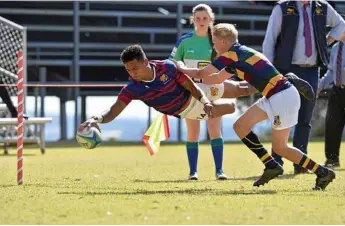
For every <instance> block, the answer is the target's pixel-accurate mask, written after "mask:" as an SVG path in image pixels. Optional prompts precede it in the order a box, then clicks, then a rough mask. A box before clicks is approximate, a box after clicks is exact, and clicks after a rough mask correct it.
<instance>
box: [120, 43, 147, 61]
mask: <svg viewBox="0 0 345 226" xmlns="http://www.w3.org/2000/svg"><path fill="white" fill-rule="evenodd" d="M120 59H121V61H122V63H127V62H129V61H132V60H137V61H143V60H144V59H146V55H145V52H144V50H143V48H141V46H140V45H130V46H127V47H126V48H125V49H124V50H123V51H122V53H121V56H120Z"/></svg>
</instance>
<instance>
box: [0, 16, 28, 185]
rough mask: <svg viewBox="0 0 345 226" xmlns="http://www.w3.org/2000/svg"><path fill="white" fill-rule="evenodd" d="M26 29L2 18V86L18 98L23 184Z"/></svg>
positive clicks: (19, 163)
mask: <svg viewBox="0 0 345 226" xmlns="http://www.w3.org/2000/svg"><path fill="white" fill-rule="evenodd" d="M26 50H27V39H26V28H25V27H23V26H20V25H18V24H16V23H13V22H12V21H9V20H7V19H5V18H3V17H0V85H1V87H0V88H2V89H6V91H7V93H8V94H9V96H16V97H17V103H15V105H16V106H17V111H18V119H17V123H16V124H17V137H18V139H17V183H18V184H22V183H23V127H24V124H23V114H24V100H25V96H26V88H25V87H24V84H25V83H26V65H27V64H26V59H27V57H26Z"/></svg>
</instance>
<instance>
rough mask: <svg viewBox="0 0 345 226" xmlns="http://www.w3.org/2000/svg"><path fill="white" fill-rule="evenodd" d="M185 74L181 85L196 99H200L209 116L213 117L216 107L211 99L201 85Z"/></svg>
mask: <svg viewBox="0 0 345 226" xmlns="http://www.w3.org/2000/svg"><path fill="white" fill-rule="evenodd" d="M184 76H185V77H186V79H184V81H183V82H181V83H180V84H181V86H183V87H184V88H185V89H186V90H188V91H189V92H190V93H191V95H192V96H193V97H194V98H195V99H197V100H199V101H200V102H201V103H202V104H203V105H204V111H205V113H206V114H207V115H208V116H209V117H213V116H214V114H215V109H214V107H213V105H212V104H211V101H210V100H209V99H208V98H207V96H206V95H205V94H204V92H203V91H202V90H201V89H200V88H199V86H197V85H196V84H195V83H194V82H193V81H192V79H191V78H189V77H188V76H186V75H184Z"/></svg>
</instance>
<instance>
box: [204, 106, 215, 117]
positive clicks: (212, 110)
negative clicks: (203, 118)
mask: <svg viewBox="0 0 345 226" xmlns="http://www.w3.org/2000/svg"><path fill="white" fill-rule="evenodd" d="M204 111H205V113H206V114H207V115H208V117H209V118H213V117H214V116H215V113H216V112H215V108H214V106H213V105H212V103H206V104H204Z"/></svg>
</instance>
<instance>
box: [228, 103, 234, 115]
mask: <svg viewBox="0 0 345 226" xmlns="http://www.w3.org/2000/svg"><path fill="white" fill-rule="evenodd" d="M235 107H236V106H235V103H234V102H230V103H227V109H228V114H232V113H234V112H235V110H236V109H235Z"/></svg>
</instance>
